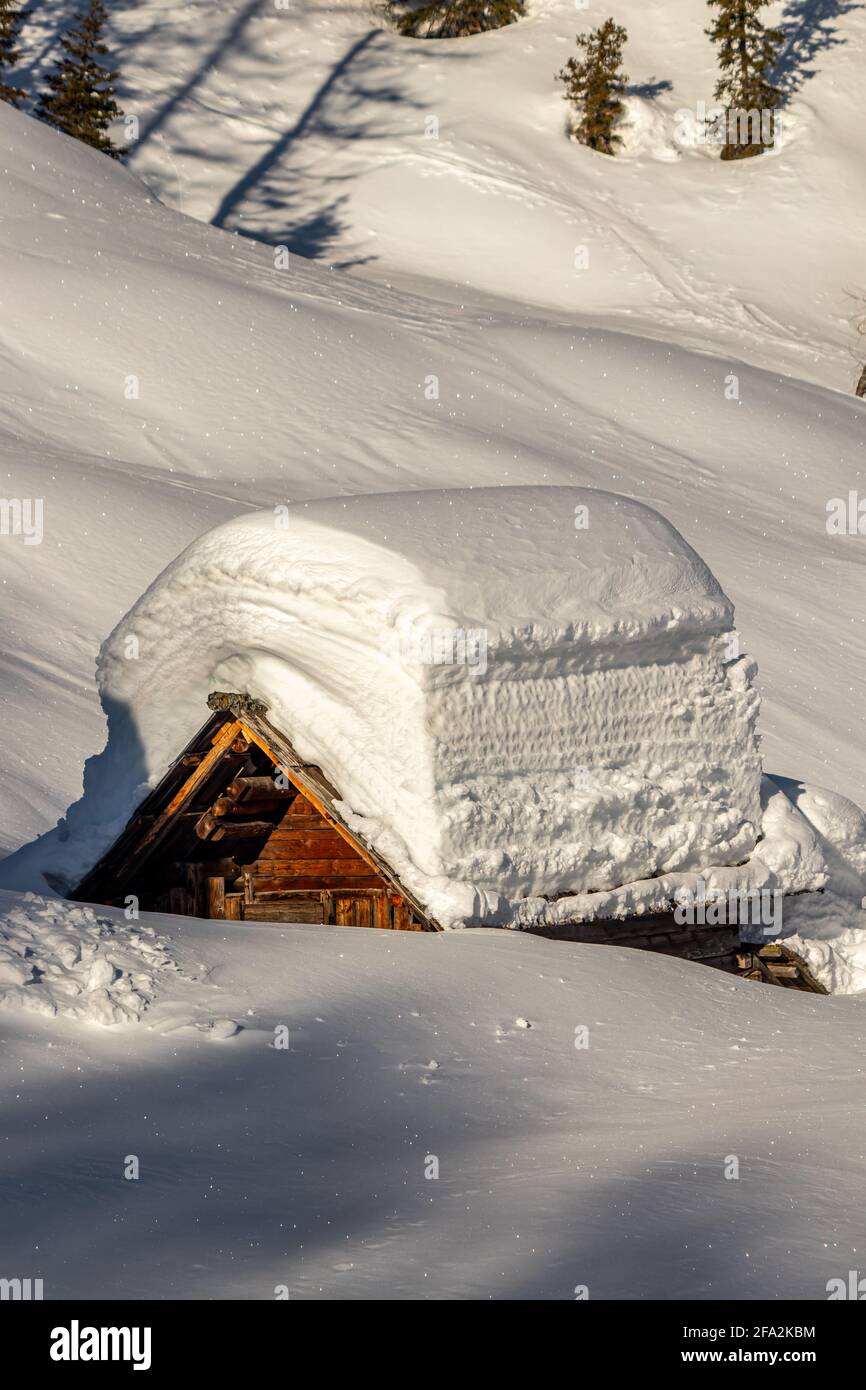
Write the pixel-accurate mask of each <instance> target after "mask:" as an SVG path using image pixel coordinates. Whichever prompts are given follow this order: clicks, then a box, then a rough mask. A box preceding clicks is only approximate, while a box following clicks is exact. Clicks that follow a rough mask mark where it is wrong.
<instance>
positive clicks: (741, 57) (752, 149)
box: [706, 0, 784, 159]
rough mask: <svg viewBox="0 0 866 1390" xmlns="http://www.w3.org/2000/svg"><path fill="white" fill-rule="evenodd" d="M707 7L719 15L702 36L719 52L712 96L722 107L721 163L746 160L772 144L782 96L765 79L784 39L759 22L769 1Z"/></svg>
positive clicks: (725, 1)
mask: <svg viewBox="0 0 866 1390" xmlns="http://www.w3.org/2000/svg"><path fill="white" fill-rule="evenodd" d="M707 3H708V4H709V5H710V6H711V7H714V8H717V9H718V11H719V13H718V15H716V16H715V18H714V21H713V23H712V24H711V25H710V27H709V29H707V31H706V32H707V34H708V35H709V37H710V38H711V39H712V40H713V42H714V43H716V44H718V47H719V69H720V71H721V77H720V78H719V81H718V83H717V84H716V93H715V95H716V101H720V102H722V103H723V104H724V107H725V117H726V120H725V142H724V146H723V148H722V159H747V158H749V157H750V156H751V155H755V154H760V153H761V152H762V150H764V149H766V148H768V147H769V146H770V145H772V143H773V137H774V132H775V115H774V113H775V110H776V107H777V106H778V105H779V102H780V101H781V92H780V91H779V88H778V87H776V86H775V85H774V84H773V82H772V81H771V80H770V76H769V74H770V70H771V69H772V67H773V64H774V63H775V61H776V59H777V58H778V56H779V50H780V48H781V46H782V43H783V41H784V33H783V31H782V30H781V29H766V28H765V27H764V25H763V23H762V21H761V13H760V12H761V10H762V9H764V7H765V6H766V5H769V4H771V3H772V0H707ZM756 137H757V138H756Z"/></svg>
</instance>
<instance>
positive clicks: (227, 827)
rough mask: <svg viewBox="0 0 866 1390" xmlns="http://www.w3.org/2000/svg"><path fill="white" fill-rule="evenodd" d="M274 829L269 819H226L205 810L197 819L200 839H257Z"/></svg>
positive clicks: (196, 831)
mask: <svg viewBox="0 0 866 1390" xmlns="http://www.w3.org/2000/svg"><path fill="white" fill-rule="evenodd" d="M272 829H273V825H272V823H271V822H270V821H269V820H226V819H225V818H224V817H221V816H215V815H214V814H213V812H212V811H205V813H204V815H203V816H202V817H201V818H200V819H199V820H197V821H196V824H195V833H196V835H197V836H198V838H199V839H200V840H216V841H219V842H222V841H223V840H256V839H258V838H259V837H260V836H262V835H267V834H269V833H270V831H271V830H272Z"/></svg>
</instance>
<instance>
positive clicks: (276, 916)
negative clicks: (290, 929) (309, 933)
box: [244, 897, 325, 923]
mask: <svg viewBox="0 0 866 1390" xmlns="http://www.w3.org/2000/svg"><path fill="white" fill-rule="evenodd" d="M324 920H325V910H324V906H323V904H322V901H321V899H320V898H312V897H311V898H307V899H299V900H298V901H295V902H287V901H286V900H285V899H284V900H283V901H281V902H273V903H244V921H245V922H318V923H322V922H324Z"/></svg>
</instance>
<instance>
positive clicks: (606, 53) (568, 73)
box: [556, 19, 628, 154]
mask: <svg viewBox="0 0 866 1390" xmlns="http://www.w3.org/2000/svg"><path fill="white" fill-rule="evenodd" d="M627 38H628V34H627V32H626V30H625V29H624V28H623V26H622V25H621V24H617V23H615V21H614V20H613V19H607V20H605V22H604V24H602V25H601V26H600V27H599V28H598V29H593V30H592V32H591V33H589V34H578V36H577V46H578V48H579V49H581V50H582V51H583V55H584V56H583V58H569V60H568V62H567V63H566V65H565V67H564V68H563V69H562V71H561V72H558V73H557V74H556V76H557V78H558V79H559V81H560V82H564V83H565V88H566V90H565V100H566V101H570V102H572V103H573V104H574V105H575V106H576V107H577V109H578V111H579V113H580V119H579V121H578V123H577V126H576V127H575V134H576V136H577V138H578V140H579V141H580V142H581V144H583V145H588V146H589V148H590V149H591V150H599V151H600V152H601V153H602V154H615V153H616V151H617V148H618V147H619V145H620V144H621V143H622V140H621V138H620V136H619V135H617V133H616V125H617V122H618V121H619V119H620V117H621V116H622V113H623V111H624V109H625V108H624V106H623V101H622V98H623V95H624V93H625V89H626V86H627V85H628V77H627V76H626V74H625V73H624V72H623V70H622V52H623V48H624V47H625V43H626V40H627Z"/></svg>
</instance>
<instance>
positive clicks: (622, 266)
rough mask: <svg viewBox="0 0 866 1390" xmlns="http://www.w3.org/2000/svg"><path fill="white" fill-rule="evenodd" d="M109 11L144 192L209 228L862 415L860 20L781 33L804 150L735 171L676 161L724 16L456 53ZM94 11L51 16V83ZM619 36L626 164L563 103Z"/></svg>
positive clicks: (273, 9)
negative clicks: (605, 41) (588, 42)
mask: <svg viewBox="0 0 866 1390" xmlns="http://www.w3.org/2000/svg"><path fill="white" fill-rule="evenodd" d="M107 8H108V11H109V15H110V19H111V40H112V52H113V54H115V55H116V56H117V58H118V61H119V66H120V68H121V81H120V84H119V92H120V96H121V100H122V103H123V106H124V109H125V110H126V111H127V112H128V113H129V114H130V115H132V116H134V117H135V118H136V119H137V122H138V131H139V133H138V138H137V140H136V141H134V142H133V143H134V147H133V150H132V153H131V156H130V163H131V167H132V168H133V170H134V171H135V172H136V173H137V174H139V175H141V176H142V177H144V178H145V179H146V180H147V181H148V183H149V184H150V186H151V187H153V188H154V189H155V191H156V192H157V193H158V194H159V195H160V197H162V198H163V199H164V200H165V201H166V202H168V203H169V204H170V205H171V206H173V207H178V208H181V209H182V210H183V211H184V212H186V213H188V214H189V215H191V216H193V217H196V218H199V219H200V220H202V221H205V222H214V223H215V224H216V225H217V226H220V227H225V228H227V229H230V230H240V231H242V232H244V233H246V234H248V235H252V236H256V237H258V238H260V239H262V240H264V241H266V242H268V243H270V244H271V245H278V244H288V245H290V246H292V247H293V248H294V249H296V250H297V251H298V252H299V253H300V254H301V255H305V256H312V257H315V258H316V259H317V260H320V261H324V262H326V263H335V264H342V265H349V266H352V267H354V268H356V270H357V271H358V273H360V274H363V275H365V276H369V277H371V278H372V277H375V279H376V281H377V282H379V281H381V280H382V279H391V280H393V281H395V282H398V283H402V284H413V285H415V286H417V285H418V284H419V283H421V282H422V281H423V280H424V279H425V278H426V279H429V280H431V281H433V282H434V292H435V293H436V295H437V296H439V297H441V296H443V295H447V296H448V297H449V298H452V299H454V300H456V299H457V297H458V295H459V296H460V297H462V296H463V295H464V294H466V293H467V292H468V294H469V298H470V300H472V299H475V300H477V298H478V292H479V291H483V292H484V294H485V295H488V296H494V297H496V298H505V299H507V300H514V301H518V302H522V303H525V304H527V305H535V306H538V305H541V306H544V307H545V308H548V309H554V310H557V311H562V312H564V313H568V314H572V313H578V314H580V315H581V317H582V319H583V321H584V322H595V323H601V324H604V325H605V326H606V327H613V326H616V327H621V328H625V329H627V330H630V331H634V332H639V333H645V334H647V335H648V336H650V337H660V338H663V339H665V340H666V341H668V342H676V343H679V344H683V345H686V346H689V347H694V348H698V349H700V350H709V351H713V350H715V351H723V352H725V353H730V354H732V355H733V356H735V357H738V358H744V359H745V360H746V361H751V362H755V363H757V364H758V365H760V366H765V367H769V368H771V369H780V370H784V371H786V372H789V373H790V374H792V375H794V376H798V377H804V378H805V379H806V380H811V381H817V382H820V383H822V384H826V385H832V386H835V387H837V388H839V389H843V390H844V389H850V388H851V383H852V379H853V380H856V370H855V362H854V359H853V357H852V353H856V350H857V348H858V343H857V339H856V334H855V331H854V324H855V322H856V319H857V317H858V306H857V304H856V302H854V300H852V299H851V298H850V296H851V295H857V294H860V295H863V294H866V277H864V274H863V267H862V251H861V243H862V237H861V234H860V229H861V227H862V226H863V222H864V218H866V189H864V184H863V179H862V177H861V175H860V165H861V148H860V147H861V141H860V131H859V126H858V123H857V122H856V120H852V113H853V112H855V111H856V110H857V109H858V108H859V102H860V92H861V87H862V69H863V52H864V47H866V11H864V10H863V8H862V6H860V5H858V4H856V3H853V0H833V3H829V4H827V3H821V4H814V3H810V0H779V3H778V4H776V5H774V6H772V7H771V9H770V10H769V11H768V14H767V22H768V23H778V24H781V25H782V27H783V29H784V31H785V46H784V49H783V55H782V60H781V64H780V80H781V85H782V88H783V90H784V92H785V94H786V97H787V98H788V105H787V106H786V107H785V111H784V115H783V119H782V121H781V124H780V129H781V131H782V137H781V142H780V144H781V147H780V149H779V151H778V153H776V154H774V155H772V156H771V158H770V160H769V161H758V164H757V165H752V164H751V163H750V162H749V161H747V162H746V163H745V165H743V164H734V165H733V166H731V165H728V166H727V167H726V166H724V165H721V166H720V165H719V163H718V160H717V158H715V157H714V156H715V155H716V154H717V152H716V151H714V150H712V149H711V148H709V147H707V146H706V145H704V146H694V147H686V146H683V145H682V144H678V143H677V138H676V137H677V132H678V130H679V128H680V126H681V125H682V121H679V122H678V120H677V113H678V112H680V111H692V112H694V111H695V110H696V107H697V103H698V102H701V101H703V102H705V103H706V105H707V106H710V105H712V99H713V87H714V85H715V81H716V75H717V74H716V67H715V54H714V50H713V46H712V44H711V43H710V40H709V39H708V38H707V37H706V35H705V33H704V29H705V27H706V25H707V23H708V22H709V18H710V16H709V14H708V12H707V9H706V5H705V4H704V3H703V0H665V4H664V5H649V4H647V3H646V0H615V3H613V4H611V5H610V6H609V7H607V8H605V7H603V6H600V5H599V3H598V0H590V2H589V3H586V4H579V5H576V4H575V3H574V0H527V6H526V8H527V16H526V18H525V19H523V20H521V21H520V22H519V23H518V24H517V25H515V26H511V27H509V28H506V29H504V30H500V31H497V32H492V33H487V34H481V35H478V36H476V37H474V38H468V39H456V40H445V41H432V42H431V41H424V40H407V39H403V38H400V37H399V36H398V35H396V34H394V33H391V32H388V31H387V30H385V29H383V28H382V24H381V21H380V19H379V18H378V17H377V15H376V6H375V3H373V0H315V3H301V4H295V3H292V4H290V5H286V6H284V5H282V4H276V3H275V2H274V0H189V3H186V4H184V5H182V6H177V5H172V4H169V3H166V0H136V3H134V4H131V3H130V0H108V5H107ZM72 10H74V5H72V4H71V0H42V3H41V4H40V5H39V6H38V7H36V10H35V13H34V16H33V20H32V23H31V25H30V26H29V29H28V44H29V47H30V51H31V52H32V54H33V58H34V60H35V61H34V74H35V76H36V78H37V79H38V78H39V77H40V76H41V75H42V74H44V72H45V70H46V67H47V65H48V64H49V61H50V60H51V57H52V55H51V48H50V41H51V39H52V37H53V35H54V33H55V31H56V29H57V26H58V25H59V24H62V23H63V21H64V20H65V19H66V18H68V16H69V14H70V12H71V11H72ZM608 13H612V14H613V15H614V16H615V18H616V20H617V22H618V23H621V24H624V25H625V26H626V28H627V29H628V34H629V40H628V44H627V47H626V53H625V58H626V71H627V72H628V73H629V75H630V77H631V87H630V91H629V96H628V99H627V103H628V114H629V128H628V131H627V142H626V149H625V152H624V157H622V158H621V159H619V160H617V161H609V160H607V159H605V158H603V157H601V156H599V155H596V154H594V153H592V152H591V151H588V150H585V149H583V148H581V147H580V146H579V145H576V144H574V143H573V142H569V141H568V140H567V139H566V138H565V134H564V132H565V125H566V115H567V113H566V107H565V105H564V103H563V101H562V95H561V91H562V89H561V86H560V84H559V83H557V82H556V81H555V80H554V73H555V72H556V71H557V70H558V69H559V68H560V67H561V66H562V64H563V62H564V61H565V60H566V59H567V58H568V57H569V56H570V55H571V54H572V53H573V52H574V51H575V48H574V39H575V35H576V33H577V32H578V31H579V30H585V29H588V28H590V27H592V26H593V25H595V24H597V23H599V22H601V21H602V20H603V19H604V18H605V17H606V16H607V14H608ZM133 133H134V132H133ZM758 166H760V167H758ZM578 246H586V247H587V248H588V251H589V265H588V268H587V269H586V270H575V249H576V247H578ZM859 312H860V316H861V317H862V313H863V310H862V308H861V309H860V311H859ZM861 355H862V354H861Z"/></svg>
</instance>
